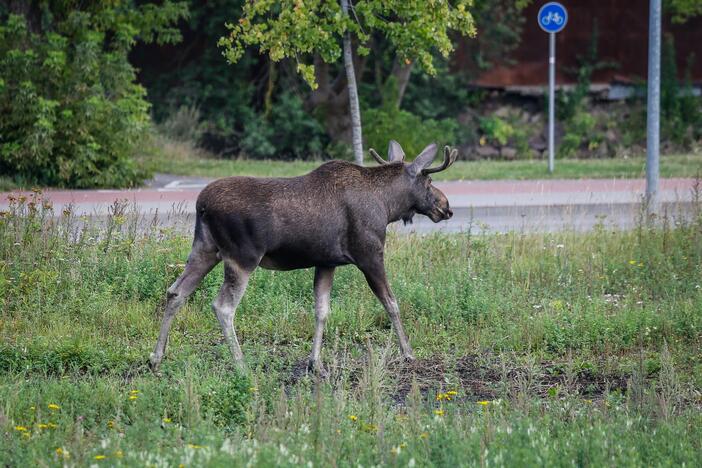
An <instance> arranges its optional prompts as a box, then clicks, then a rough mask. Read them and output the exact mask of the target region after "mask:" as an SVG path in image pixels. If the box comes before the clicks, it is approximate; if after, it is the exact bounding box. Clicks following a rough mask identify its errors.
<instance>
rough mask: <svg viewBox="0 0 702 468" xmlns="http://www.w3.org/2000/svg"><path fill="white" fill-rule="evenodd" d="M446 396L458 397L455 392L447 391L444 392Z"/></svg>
mask: <svg viewBox="0 0 702 468" xmlns="http://www.w3.org/2000/svg"><path fill="white" fill-rule="evenodd" d="M446 394H447V395H448V396H456V395H458V392H457V391H456V390H449V391H448V392H446Z"/></svg>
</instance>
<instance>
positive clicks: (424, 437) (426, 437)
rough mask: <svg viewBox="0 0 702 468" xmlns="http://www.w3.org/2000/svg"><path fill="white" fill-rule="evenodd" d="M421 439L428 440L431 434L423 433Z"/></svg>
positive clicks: (420, 435)
mask: <svg viewBox="0 0 702 468" xmlns="http://www.w3.org/2000/svg"><path fill="white" fill-rule="evenodd" d="M419 437H420V438H421V439H428V438H429V433H428V432H422V433H421V434H419Z"/></svg>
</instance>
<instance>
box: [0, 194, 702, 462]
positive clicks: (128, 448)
mask: <svg viewBox="0 0 702 468" xmlns="http://www.w3.org/2000/svg"><path fill="white" fill-rule="evenodd" d="M0 216H1V218H0V304H2V311H1V313H0V320H1V321H0V431H1V432H2V433H1V434H0V463H1V464H3V465H26V464H56V463H65V464H68V465H74V464H75V465H82V464H88V463H110V464H125V465H145V464H151V465H167V464H168V465H170V464H173V465H178V464H180V463H183V464H185V465H200V464H209V465H219V464H231V463H234V464H237V465H244V464H247V463H250V464H253V465H257V466H270V465H300V464H307V463H308V462H311V463H312V464H313V465H344V466H347V465H354V466H355V465H357V464H360V465H364V466H367V465H377V464H387V465H426V464H430V465H481V466H484V465H486V464H493V465H502V466H511V465H515V464H519V465H572V464H574V463H575V464H579V465H604V464H607V465H614V464H627V465H652V464H664V465H668V464H682V463H687V464H692V463H694V461H696V460H699V459H700V458H701V456H702V446H701V444H702V442H701V441H702V417H701V416H700V414H701V413H700V405H701V404H702V400H701V399H700V389H701V388H702V356H701V355H700V352H699V350H700V348H701V345H702V332H701V330H702V290H701V285H702V266H701V265H702V217H700V216H699V214H698V216H697V217H696V218H695V219H694V220H692V221H690V222H686V223H679V224H677V225H671V224H670V223H666V222H663V223H657V224H655V225H654V224H649V223H648V222H646V220H642V222H641V223H640V225H639V226H638V228H637V229H635V230H633V231H631V232H618V231H611V230H608V229H606V228H605V227H604V226H601V227H599V228H597V229H596V230H595V231H593V232H591V233H587V234H579V233H575V232H561V233H556V234H543V235H541V234H538V235H534V234H529V235H527V234H523V233H519V232H514V233H509V234H503V235H497V234H496V235H489V236H484V235H481V236H475V235H472V234H471V233H464V234H458V235H445V234H435V235H429V236H419V235H412V236H394V235H391V236H390V238H389V240H388V247H387V254H386V258H387V268H388V274H389V277H390V278H391V283H392V285H393V287H394V291H395V294H396V296H397V297H398V301H399V303H400V308H401V313H402V316H403V322H404V324H405V328H406V329H407V331H408V334H409V335H410V340H411V342H412V344H413V346H414V348H415V351H416V354H417V356H418V358H419V359H418V361H417V362H416V363H413V364H406V363H403V362H402V361H401V360H400V358H399V356H398V352H397V345H396V343H395V338H394V334H393V333H392V330H391V329H390V323H389V320H388V319H387V318H386V316H385V314H384V312H383V310H382V307H381V306H380V305H379V304H378V303H377V301H376V300H375V298H374V297H373V296H372V294H371V293H370V291H369V290H368V287H367V286H366V285H365V282H364V280H363V277H362V275H361V274H359V272H357V271H356V270H355V269H354V268H353V267H345V268H341V269H339V270H338V272H337V275H336V279H335V284H334V290H333V294H332V314H331V317H330V319H329V321H328V324H327V329H326V342H325V347H324V352H323V358H324V360H325V364H326V366H327V367H328V368H329V370H330V377H329V378H328V379H327V380H323V381H319V380H317V379H316V378H315V377H314V376H309V375H306V374H305V373H304V372H303V370H302V367H303V364H304V359H305V357H306V356H307V354H308V353H309V351H310V346H311V337H312V331H313V324H314V320H313V315H312V310H313V304H312V294H311V286H312V272H311V271H294V272H284V273H283V272H271V271H265V270H257V272H256V273H255V274H254V275H253V277H252V279H251V282H250V285H249V288H248V291H247V293H246V295H245V296H244V299H243V301H242V304H241V306H240V307H239V310H238V311H237V318H236V327H237V333H238V335H239V338H240V340H241V341H242V343H243V349H244V354H245V356H246V359H247V363H248V366H249V368H250V372H249V373H247V374H246V375H243V374H238V373H237V372H236V371H235V368H234V366H233V364H232V362H231V358H230V357H229V354H228V351H227V348H226V345H225V344H224V343H223V340H222V338H221V332H220V330H219V328H218V324H217V320H216V319H215V318H214V316H213V314H212V312H211V311H210V306H209V304H210V302H211V301H212V299H213V298H214V296H215V295H216V292H217V289H218V288H219V284H220V281H221V277H222V271H221V267H219V268H217V269H215V270H214V271H213V272H212V273H210V275H209V276H208V277H207V278H206V279H205V281H204V282H203V284H202V286H201V287H200V288H199V289H198V291H196V293H195V294H194V295H193V298H192V299H191V301H190V302H189V303H188V305H187V306H186V307H185V308H184V309H183V310H182V311H181V313H180V315H179V316H178V318H177V320H176V323H175V325H174V327H173V329H172V331H171V339H170V342H169V349H168V351H167V355H166V359H165V361H164V363H163V366H162V370H163V376H161V377H155V376H153V375H152V374H150V373H149V372H148V369H147V366H146V362H147V356H148V354H149V352H150V350H151V347H152V346H153V344H154V341H155V338H156V334H157V331H158V327H159V322H160V315H161V307H162V303H163V298H164V294H165V290H166V288H167V287H168V285H169V284H170V283H171V282H172V281H173V280H174V279H175V278H176V277H177V276H178V274H179V273H180V272H181V271H182V268H183V262H184V259H185V258H186V256H187V253H188V250H189V244H190V239H189V238H187V237H185V236H182V235H180V234H178V233H176V232H173V231H172V230H169V229H167V228H163V227H160V226H158V225H149V224H148V223H146V222H145V220H143V219H139V218H138V217H135V216H133V215H131V214H130V213H129V210H127V209H125V207H124V206H118V205H116V206H115V207H114V209H113V210H112V214H111V216H110V217H109V219H108V220H107V221H106V222H104V223H101V224H96V223H93V222H92V221H90V220H87V219H81V218H78V217H76V216H75V215H74V214H73V213H71V210H66V211H65V212H64V213H54V212H53V209H52V207H51V206H50V204H48V203H46V202H44V201H43V200H42V198H41V194H39V193H36V194H34V195H33V196H32V197H29V198H15V199H14V201H13V202H12V204H11V207H10V210H9V212H6V213H2V214H1V215H0ZM145 226H151V227H145ZM103 457H104V458H103Z"/></svg>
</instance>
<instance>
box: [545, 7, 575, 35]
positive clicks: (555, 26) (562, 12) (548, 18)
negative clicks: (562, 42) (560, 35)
mask: <svg viewBox="0 0 702 468" xmlns="http://www.w3.org/2000/svg"><path fill="white" fill-rule="evenodd" d="M538 19H539V26H541V29H543V30H544V31H546V32H548V33H557V32H561V31H563V28H565V25H566V23H568V11H567V10H566V9H565V7H564V6H563V5H561V4H560V3H558V2H548V3H547V4H545V5H544V6H542V7H541V9H540V10H539V18H538Z"/></svg>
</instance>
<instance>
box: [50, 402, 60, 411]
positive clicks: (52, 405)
mask: <svg viewBox="0 0 702 468" xmlns="http://www.w3.org/2000/svg"><path fill="white" fill-rule="evenodd" d="M48 406H49V409H50V410H53V411H56V410H59V409H61V407H60V406H59V405H55V404H54V403H49V405H48Z"/></svg>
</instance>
